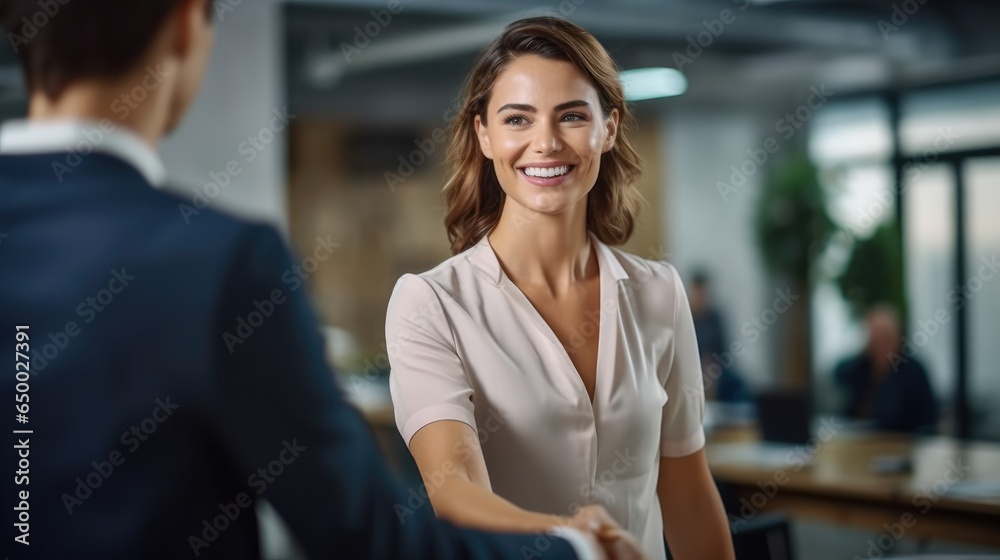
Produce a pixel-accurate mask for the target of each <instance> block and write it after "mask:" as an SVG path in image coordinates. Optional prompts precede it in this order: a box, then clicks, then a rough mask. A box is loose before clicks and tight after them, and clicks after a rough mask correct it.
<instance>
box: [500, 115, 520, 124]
mask: <svg viewBox="0 0 1000 560" xmlns="http://www.w3.org/2000/svg"><path fill="white" fill-rule="evenodd" d="M503 122H504V124H509V125H511V126H521V125H523V124H525V119H524V117H522V116H521V115H511V116H509V117H507V118H505V119H504V120H503Z"/></svg>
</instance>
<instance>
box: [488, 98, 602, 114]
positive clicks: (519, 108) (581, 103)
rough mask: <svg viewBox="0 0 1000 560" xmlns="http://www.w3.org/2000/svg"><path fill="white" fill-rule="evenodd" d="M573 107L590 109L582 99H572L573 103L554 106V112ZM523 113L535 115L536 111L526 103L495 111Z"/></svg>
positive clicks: (588, 104)
mask: <svg viewBox="0 0 1000 560" xmlns="http://www.w3.org/2000/svg"><path fill="white" fill-rule="evenodd" d="M573 107H590V103H588V102H586V101H584V100H582V99H574V100H573V101H567V102H565V103H560V104H558V105H556V106H555V110H556V111H562V110H565V109H572V108H573ZM508 110H510V111H524V112H526V113H537V112H538V109H536V108H535V106H534V105H528V104H527V103H507V104H505V105H503V106H501V107H500V108H499V109H497V113H502V112H504V111H508Z"/></svg>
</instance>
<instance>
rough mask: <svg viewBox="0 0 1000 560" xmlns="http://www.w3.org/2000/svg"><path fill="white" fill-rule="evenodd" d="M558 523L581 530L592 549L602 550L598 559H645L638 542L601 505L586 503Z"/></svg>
mask: <svg viewBox="0 0 1000 560" xmlns="http://www.w3.org/2000/svg"><path fill="white" fill-rule="evenodd" d="M560 525H561V526H563V527H570V528H573V529H577V530H579V531H581V532H583V534H584V535H586V537H587V539H588V541H590V544H591V546H592V547H593V548H594V550H597V551H602V552H603V557H599V558H600V560H604V559H607V560H645V558H646V556H645V554H643V552H642V548H640V546H639V543H638V542H637V541H636V540H635V537H633V536H632V535H631V534H630V533H629V532H628V531H626V530H625V529H622V527H621V526H620V525H618V523H616V522H615V520H614V519H612V518H611V516H610V515H609V514H608V512H607V510H605V509H604V507H603V506H599V505H588V506H584V507H582V508H580V510H579V511H577V512H576V515H574V516H572V517H562V518H560Z"/></svg>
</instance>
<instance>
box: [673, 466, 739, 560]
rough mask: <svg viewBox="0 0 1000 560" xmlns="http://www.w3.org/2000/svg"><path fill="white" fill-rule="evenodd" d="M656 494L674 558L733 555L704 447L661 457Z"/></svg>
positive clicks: (726, 557) (686, 559) (721, 559)
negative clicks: (676, 455) (681, 453)
mask: <svg viewBox="0 0 1000 560" xmlns="http://www.w3.org/2000/svg"><path fill="white" fill-rule="evenodd" d="M656 493H657V494H659V497H660V510H661V511H662V512H663V534H664V535H666V537H667V543H668V544H669V545H670V553H671V554H672V555H673V557H674V558H677V559H678V560H690V559H712V560H715V559H719V560H733V559H734V558H735V553H734V552H733V540H732V537H731V534H730V532H729V523H728V522H727V521H726V512H725V510H724V509H723V507H722V500H721V499H720V498H719V492H718V490H717V489H716V488H715V482H713V481H712V475H711V473H710V472H709V470H708V462H707V461H706V460H705V450H704V449H700V450H698V451H696V452H694V453H692V454H690V455H686V456H684V457H660V473H659V480H658V481H657V485H656Z"/></svg>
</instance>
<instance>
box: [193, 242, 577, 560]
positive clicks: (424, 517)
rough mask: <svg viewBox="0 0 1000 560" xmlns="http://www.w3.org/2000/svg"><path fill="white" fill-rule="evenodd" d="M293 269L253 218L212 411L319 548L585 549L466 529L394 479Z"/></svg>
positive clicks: (230, 293)
mask: <svg viewBox="0 0 1000 560" xmlns="http://www.w3.org/2000/svg"><path fill="white" fill-rule="evenodd" d="M289 271H292V262H291V259H290V258H289V253H288V251H287V249H286V248H285V246H284V243H283V242H282V240H281V239H280V237H279V236H278V235H277V234H276V233H275V232H274V231H273V230H272V229H270V228H268V227H264V226H254V227H251V228H249V229H248V232H247V234H246V235H244V236H243V239H242V241H241V242H240V243H239V248H238V250H237V251H236V252H235V257H234V258H233V260H232V263H231V265H230V266H229V272H228V277H227V279H226V280H225V281H224V283H223V285H222V286H221V287H220V290H221V293H220V295H219V305H218V309H217V313H216V317H217V327H216V332H217V333H218V337H219V338H218V341H217V344H215V345H214V347H215V348H216V352H217V357H216V360H217V364H218V376H219V377H218V385H217V391H216V395H215V400H216V402H214V403H212V404H213V406H212V409H213V413H212V414H213V423H214V428H215V429H216V430H217V431H218V433H219V437H220V440H221V441H222V442H223V443H222V445H223V446H224V447H225V449H224V452H225V453H226V454H227V455H229V456H230V457H231V459H232V462H233V466H234V469H235V470H236V472H237V475H238V476H241V477H252V476H254V473H259V478H258V479H253V482H250V483H249V486H250V488H251V490H250V491H249V493H250V494H251V496H252V497H253V498H257V497H259V498H262V499H266V500H267V501H269V502H270V503H271V504H272V505H273V506H274V507H275V508H276V509H277V510H278V512H279V513H280V514H281V515H282V517H283V518H284V519H285V520H286V521H287V523H288V526H289V527H290V528H291V530H292V532H293V533H294V534H295V536H296V537H297V538H298V539H299V542H300V543H301V544H302V547H303V548H304V549H305V551H306V552H307V553H308V556H309V557H310V558H317V559H319V558H370V559H384V560H389V559H428V560H431V559H434V560H450V559H458V558H470V559H477V560H478V559H483V560H485V559H493V558H495V559H511V560H513V559H518V560H520V559H521V558H524V557H526V556H525V554H528V552H527V551H535V553H534V554H528V556H529V557H535V555H538V556H540V557H541V558H551V559H553V560H561V559H563V558H575V557H576V556H575V554H574V552H573V551H572V547H571V546H570V544H569V543H568V542H566V541H565V540H563V539H560V538H556V537H549V536H542V537H539V536H535V535H528V536H525V535H522V536H515V535H495V534H489V533H483V532H477V531H471V530H462V529H458V528H455V527H453V526H451V525H449V524H447V523H445V522H442V521H439V520H437V519H436V518H435V517H434V514H433V510H432V508H431V506H430V504H429V503H427V501H426V499H424V498H422V497H421V493H420V491H419V490H420V489H419V488H411V489H404V488H403V487H402V486H401V485H400V484H399V483H398V482H397V481H396V480H395V479H394V477H393V476H392V475H391V474H390V473H389V471H388V468H387V466H386V465H385V463H384V461H383V459H382V458H381V455H380V453H379V451H378V448H377V445H376V443H375V439H374V437H373V436H372V434H371V432H370V430H369V428H368V426H367V424H366V423H365V421H364V420H363V418H362V417H361V416H360V414H359V413H358V412H357V410H356V409H354V408H353V407H352V406H350V405H349V404H348V403H347V402H346V401H345V399H344V397H343V395H342V394H341V392H340V391H339V389H338V388H337V386H336V384H335V382H334V378H333V373H332V372H331V371H330V369H329V368H328V366H327V365H326V363H325V361H324V353H323V341H322V339H321V336H320V334H319V330H318V328H317V323H316V318H315V316H314V314H313V311H312V310H311V308H310V305H309V303H308V298H307V297H306V294H305V287H304V286H302V285H301V284H300V283H298V282H296V281H295V280H294V279H293V278H292V276H291V274H292V273H291V272H289ZM286 273H288V274H287V275H286ZM283 278H284V281H283ZM269 467H270V469H269ZM260 469H263V470H260ZM274 473H280V474H277V475H275V474H274ZM250 480H251V479H249V478H248V482H249V481H250Z"/></svg>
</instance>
